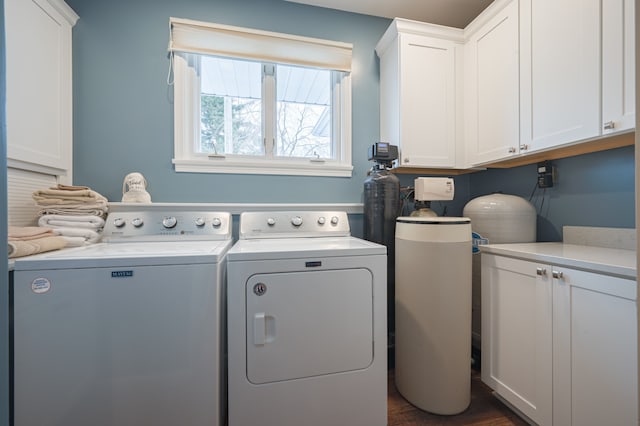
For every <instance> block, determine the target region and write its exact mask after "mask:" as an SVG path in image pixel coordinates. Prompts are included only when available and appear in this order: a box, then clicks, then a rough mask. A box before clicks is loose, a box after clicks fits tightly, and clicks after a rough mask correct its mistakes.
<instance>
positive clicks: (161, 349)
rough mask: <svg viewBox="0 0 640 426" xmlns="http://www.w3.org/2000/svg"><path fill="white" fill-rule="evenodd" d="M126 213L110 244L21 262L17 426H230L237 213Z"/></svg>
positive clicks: (114, 216) (111, 231)
mask: <svg viewBox="0 0 640 426" xmlns="http://www.w3.org/2000/svg"><path fill="white" fill-rule="evenodd" d="M125 210H127V211H122V212H118V211H117V209H116V211H114V212H112V213H111V214H110V215H109V217H108V219H107V225H106V227H105V231H104V233H105V240H106V241H108V242H105V243H100V244H96V245H92V246H86V247H80V248H73V249H67V250H61V251H58V252H50V253H46V254H42V255H38V256H33V257H31V258H24V259H18V260H16V263H15V272H14V286H13V303H14V305H13V306H14V328H13V340H14V344H13V349H14V351H13V359H14V380H13V383H14V386H13V399H14V424H15V426H33V425H41V426H47V425H51V426H53V425H92V426H113V425H118V426H134V425H135V426H139V425H153V426H161V425H162V426H175V425H184V424H188V425H202V426H205V425H206V426H218V425H222V424H224V421H225V405H226V398H225V392H223V390H224V388H225V387H226V384H225V383H224V372H225V368H224V359H223V356H222V354H223V350H224V347H223V342H224V339H223V336H224V330H225V328H226V327H225V325H224V310H223V307H224V304H223V303H221V302H222V301H223V300H224V297H225V296H224V293H223V290H224V286H223V284H224V278H225V266H226V258H225V256H226V252H227V251H228V249H229V248H230V246H231V244H232V241H231V216H230V214H228V213H219V212H208V211H191V210H186V209H183V208H181V207H180V206H179V205H172V206H165V207H164V208H163V207H161V206H160V207H159V206H158V205H154V206H150V205H149V206H145V205H137V206H134V207H127V208H126V209H125Z"/></svg>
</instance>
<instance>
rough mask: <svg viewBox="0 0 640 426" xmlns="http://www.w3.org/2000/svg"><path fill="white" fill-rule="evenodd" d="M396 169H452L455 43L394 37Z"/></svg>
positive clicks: (413, 36) (453, 158)
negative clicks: (397, 131)
mask: <svg viewBox="0 0 640 426" xmlns="http://www.w3.org/2000/svg"><path fill="white" fill-rule="evenodd" d="M399 38H400V123H401V124H400V162H399V163H400V165H401V166H413V167H416V166H417V167H420V166H430V167H436V166H440V167H453V166H455V136H456V135H455V75H456V71H455V50H454V49H455V44H454V43H453V42H450V41H447V40H439V39H430V38H427V37H421V36H417V35H414V34H401V35H400V37H399Z"/></svg>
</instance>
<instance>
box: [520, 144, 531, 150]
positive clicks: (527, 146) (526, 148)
mask: <svg viewBox="0 0 640 426" xmlns="http://www.w3.org/2000/svg"><path fill="white" fill-rule="evenodd" d="M528 149H529V145H527V144H526V143H523V144H522V145H520V151H526V150H528Z"/></svg>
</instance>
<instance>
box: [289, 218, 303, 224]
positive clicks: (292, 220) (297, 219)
mask: <svg viewBox="0 0 640 426" xmlns="http://www.w3.org/2000/svg"><path fill="white" fill-rule="evenodd" d="M291 224H292V225H293V226H300V225H302V218H301V217H300V216H294V217H292V218H291Z"/></svg>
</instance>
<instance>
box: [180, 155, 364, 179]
mask: <svg viewBox="0 0 640 426" xmlns="http://www.w3.org/2000/svg"><path fill="white" fill-rule="evenodd" d="M173 164H174V166H175V169H176V172H190V173H232V174H250V175H289V176H329V177H351V175H352V171H353V166H351V165H346V164H337V163H332V162H314V161H308V162H302V161H300V162H294V161H291V162H288V161H287V162H285V161H282V162H276V161H273V162H267V161H255V160H253V161H247V160H237V159H228V158H209V159H195V160H182V159H173Z"/></svg>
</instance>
